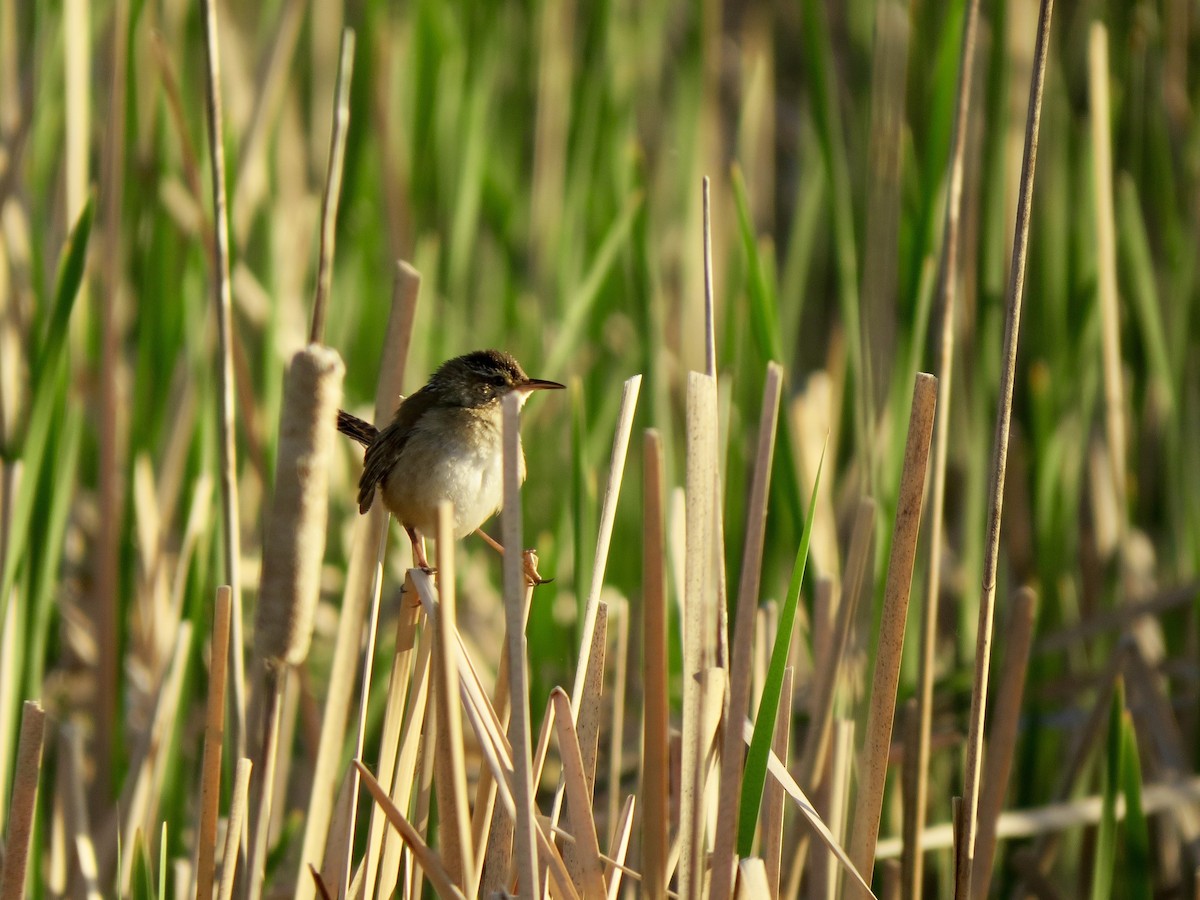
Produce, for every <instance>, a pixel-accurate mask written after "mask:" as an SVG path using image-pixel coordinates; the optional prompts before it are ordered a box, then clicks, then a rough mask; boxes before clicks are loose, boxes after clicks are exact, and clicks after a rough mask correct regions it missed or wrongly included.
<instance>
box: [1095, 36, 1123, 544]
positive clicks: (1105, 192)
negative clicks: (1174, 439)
mask: <svg viewBox="0 0 1200 900" xmlns="http://www.w3.org/2000/svg"><path fill="white" fill-rule="evenodd" d="M1088 100H1089V101H1090V113H1091V124H1092V155H1093V160H1094V162H1093V165H1092V177H1093V182H1092V189H1093V192H1094V195H1095V198H1096V267H1097V270H1098V271H1097V276H1098V283H1097V287H1098V293H1099V295H1100V337H1101V348H1102V354H1103V358H1104V366H1103V369H1104V424H1105V426H1106V436H1107V438H1108V454H1107V457H1108V460H1109V462H1110V464H1111V469H1112V470H1111V472H1110V473H1109V474H1110V476H1111V478H1112V485H1113V490H1114V491H1115V492H1116V496H1117V509H1118V513H1119V514H1118V517H1117V528H1118V529H1119V531H1120V534H1121V535H1122V536H1123V535H1124V532H1125V528H1126V516H1127V515H1128V509H1129V505H1128V500H1127V497H1128V494H1129V491H1128V487H1127V485H1126V476H1125V472H1126V463H1125V457H1126V454H1125V389H1124V386H1123V384H1122V375H1121V313H1120V309H1119V308H1118V298H1117V235H1116V213H1115V211H1114V204H1113V163H1112V139H1111V137H1110V131H1111V127H1112V125H1111V123H1112V115H1111V110H1110V104H1109V91H1108V31H1107V30H1106V29H1105V27H1104V25H1103V24H1102V23H1100V22H1093V23H1092V26H1091V29H1090V31H1089V33H1088Z"/></svg>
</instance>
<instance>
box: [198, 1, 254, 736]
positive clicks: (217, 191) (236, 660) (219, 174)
mask: <svg viewBox="0 0 1200 900" xmlns="http://www.w3.org/2000/svg"><path fill="white" fill-rule="evenodd" d="M200 6H201V9H202V10H203V14H204V52H205V57H206V60H207V63H208V65H207V68H206V70H205V76H206V78H207V89H208V90H207V94H206V98H207V103H206V104H205V112H206V113H207V118H208V148H209V164H210V167H211V175H212V199H213V229H214V231H215V234H214V236H213V237H214V240H213V282H214V283H213V301H214V303H215V305H216V315H217V355H218V356H219V357H220V358H219V359H218V361H217V380H218V391H217V406H218V417H217V425H218V432H219V434H218V437H219V444H220V449H221V460H220V462H221V524H222V539H223V547H222V549H223V550H224V553H225V581H226V582H227V583H228V584H229V587H230V589H231V590H232V592H233V615H232V617H231V618H230V623H231V626H232V627H231V628H230V646H229V651H230V661H231V662H232V663H233V691H232V692H231V694H230V697H231V699H232V701H233V726H234V746H235V747H236V748H237V755H238V756H239V757H242V756H245V755H246V664H245V660H244V659H243V656H242V653H243V648H244V647H245V639H244V638H243V637H242V564H241V557H242V547H241V535H240V533H239V531H238V521H239V520H238V491H237V431H236V428H235V426H234V400H233V390H234V386H233V295H232V293H231V289H230V283H229V225H228V221H227V216H226V212H225V137H224V126H223V124H222V122H221V58H220V57H221V48H220V42H219V37H218V33H217V2H216V0H200Z"/></svg>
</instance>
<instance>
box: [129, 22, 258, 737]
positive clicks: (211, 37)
mask: <svg viewBox="0 0 1200 900" xmlns="http://www.w3.org/2000/svg"><path fill="white" fill-rule="evenodd" d="M121 2H127V0H121ZM200 6H201V9H202V10H203V16H204V52H205V59H206V62H207V67H206V69H205V78H206V90H207V93H206V101H207V102H206V103H205V113H206V116H207V120H208V149H209V166H210V170H211V176H212V204H213V218H212V223H213V230H214V234H213V245H212V247H213V303H214V305H215V312H216V318H217V355H218V360H217V380H218V391H217V405H218V416H217V424H218V431H219V444H220V450H221V455H220V469H221V525H222V535H221V536H222V541H223V544H222V549H223V551H224V554H225V582H226V583H227V584H228V585H229V586H230V589H231V590H232V592H233V594H232V596H233V615H232V617H231V618H230V623H231V626H232V627H231V628H230V632H229V634H230V646H229V652H230V661H231V662H232V663H233V668H232V675H233V685H232V687H233V690H232V691H231V692H230V699H231V700H232V704H233V743H234V747H235V748H236V752H237V755H238V757H243V756H246V755H247V754H246V746H247V744H246V740H247V738H246V665H245V660H244V658H243V653H244V649H245V646H246V645H245V638H244V637H243V636H242V563H241V556H242V549H241V533H240V532H239V530H238V529H239V519H238V489H237V431H236V428H235V425H234V419H235V410H234V398H233V391H234V384H233V298H232V293H231V289H230V283H229V225H228V216H227V214H226V211H225V138H224V124H223V122H222V113H221V49H220V42H219V38H218V36H217V4H216V0H200ZM106 521H109V520H108V519H106ZM114 646H115V644H114Z"/></svg>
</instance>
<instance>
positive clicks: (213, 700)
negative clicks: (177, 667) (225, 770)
mask: <svg viewBox="0 0 1200 900" xmlns="http://www.w3.org/2000/svg"><path fill="white" fill-rule="evenodd" d="M232 608H233V598H232V591H231V590H230V589H229V586H228V585H222V586H221V587H219V588H217V602H216V605H215V606H214V607H213V631H212V647H211V658H210V660H209V666H210V669H209V676H208V707H207V718H206V720H205V723H204V758H203V762H202V763H201V775H200V833H199V835H198V836H197V838H196V843H197V851H196V853H197V858H196V897H197V898H201V897H202V898H205V900H207V898H209V897H211V896H212V892H213V883H214V874H215V864H216V854H217V818H218V816H219V814H220V802H221V749H222V743H223V741H224V740H225V673H226V671H227V669H228V662H229V618H230V613H231V611H232Z"/></svg>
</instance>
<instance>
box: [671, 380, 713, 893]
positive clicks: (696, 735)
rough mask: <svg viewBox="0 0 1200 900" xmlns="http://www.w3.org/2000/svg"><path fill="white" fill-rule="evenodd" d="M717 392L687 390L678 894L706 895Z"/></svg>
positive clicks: (692, 383) (704, 383)
mask: <svg viewBox="0 0 1200 900" xmlns="http://www.w3.org/2000/svg"><path fill="white" fill-rule="evenodd" d="M716 443H717V390H716V383H715V381H714V380H713V379H712V378H710V377H709V376H707V375H702V374H700V373H699V372H689V373H688V383H687V477H686V482H687V484H686V490H687V506H686V514H687V531H686V537H685V541H686V543H685V550H684V554H685V560H686V569H685V572H686V574H685V583H684V608H683V672H682V678H683V745H682V762H681V766H682V768H681V770H680V782H681V787H680V814H679V842H680V851H679V881H678V885H679V892H680V894H682V895H684V896H693V895H695V893H696V892H697V891H698V890H700V884H701V880H702V873H701V871H700V870H699V869H697V868H696V863H697V862H698V861H699V860H701V859H702V858H703V854H702V853H701V850H700V847H701V841H702V839H703V821H704V802H703V799H704V763H705V756H706V755H707V746H708V745H707V744H705V743H704V741H703V732H702V728H703V714H704V709H705V707H706V706H707V701H706V695H705V691H704V688H705V686H706V684H707V683H708V682H707V679H703V678H701V677H700V676H701V675H703V673H706V672H707V671H708V670H709V669H710V668H711V667H712V666H713V665H715V664H716V661H717V660H716V643H717V610H716V603H715V596H716V592H715V590H714V587H715V585H714V582H715V574H716V573H715V571H714V566H715V563H714V560H713V547H714V544H713V529H714V527H715V518H716V514H715V507H716V502H715V501H716V497H715V496H714V494H715V491H714V487H715V485H716V473H717V446H716Z"/></svg>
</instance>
